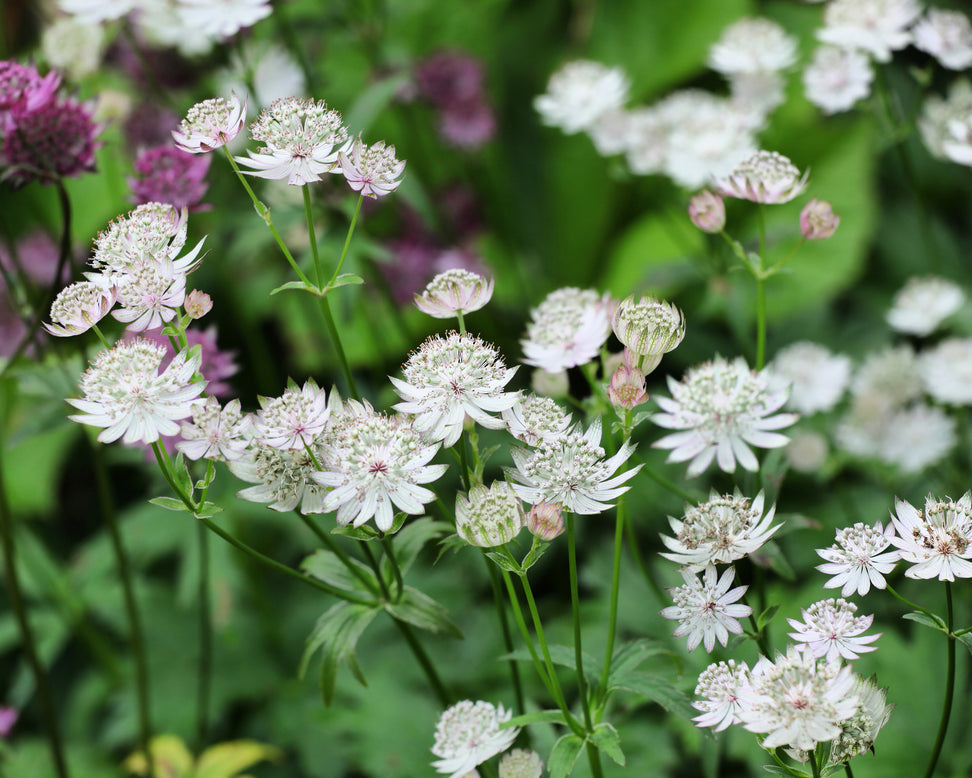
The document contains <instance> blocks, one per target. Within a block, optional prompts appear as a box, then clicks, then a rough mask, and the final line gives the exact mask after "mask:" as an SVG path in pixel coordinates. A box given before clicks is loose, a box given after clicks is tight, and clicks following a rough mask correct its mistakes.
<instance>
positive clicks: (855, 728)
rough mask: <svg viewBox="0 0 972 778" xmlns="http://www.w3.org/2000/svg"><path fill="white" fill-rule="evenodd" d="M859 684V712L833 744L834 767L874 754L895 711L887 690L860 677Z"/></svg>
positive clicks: (845, 723) (844, 723)
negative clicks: (871, 752) (870, 753)
mask: <svg viewBox="0 0 972 778" xmlns="http://www.w3.org/2000/svg"><path fill="white" fill-rule="evenodd" d="M855 680H856V685H855V687H854V694H855V695H857V698H858V700H857V708H855V710H854V713H853V714H852V715H851V716H850V717H849V718H846V719H844V720H843V721H842V722H840V734H839V735H838V736H837V737H835V738H834V739H833V740H832V741H831V743H830V764H834V765H837V764H841V763H842V762H847V761H849V760H851V759H853V758H854V757H855V756H861V755H862V754H866V753H867V752H868V751H870V750H871V749H872V748H873V747H874V741H875V740H877V736H878V732H880V731H881V729H882V728H883V727H884V725H885V724H887V723H888V719H889V718H891V711H892V710H893V709H894V706H893V705H888V701H887V689H881V688H879V687H878V685H877V684H876V683H875V682H874V680H873V679H871V678H861V677H860V676H857V677H856V679H855Z"/></svg>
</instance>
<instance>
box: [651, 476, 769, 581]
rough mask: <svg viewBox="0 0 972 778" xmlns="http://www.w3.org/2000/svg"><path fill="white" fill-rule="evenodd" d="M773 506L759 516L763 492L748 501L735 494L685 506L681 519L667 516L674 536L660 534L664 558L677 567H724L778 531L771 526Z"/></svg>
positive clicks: (712, 494)
mask: <svg viewBox="0 0 972 778" xmlns="http://www.w3.org/2000/svg"><path fill="white" fill-rule="evenodd" d="M775 513H776V506H775V505H773V506H770V509H769V510H768V511H767V512H766V515H765V516H764V515H763V493H762V492H760V493H759V494H757V495H756V497H755V499H753V500H750V499H749V498H748V497H743V496H742V495H741V494H739V492H736V494H735V495H732V496H730V495H719V494H716V493H715V492H712V493H711V494H710V495H709V499H708V500H706V501H705V502H702V503H699V504H698V505H686V508H685V516H684V518H682V519H681V520H679V519H675V518H673V517H671V516H669V517H668V522H669V523H670V524H671V525H672V531H673V532H674V533H675V537H674V538H671V537H668V536H667V535H662V536H661V538H662V543H664V544H665V547H666V548H668V549H669V551H670V552H671V553H664V552H662V556H663V557H665V559H671V560H672V561H673V562H677V563H678V564H680V565H691V566H700V567H701V566H703V565H708V564H728V563H731V562H735V561H736V560H737V559H742V558H744V557H746V556H748V555H749V554H752V553H753V552H754V551H756V550H757V549H759V548H760V547H761V546H762V545H763V544H764V543H766V541H767V540H769V539H770V538H771V537H772V536H773V533H775V532H776V530H778V529H779V528H780V525H779V524H776V525H773V516H774V515H775Z"/></svg>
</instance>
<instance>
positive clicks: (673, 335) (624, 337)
mask: <svg viewBox="0 0 972 778" xmlns="http://www.w3.org/2000/svg"><path fill="white" fill-rule="evenodd" d="M611 327H612V328H613V330H614V334H615V335H617V336H618V340H620V341H621V342H622V343H623V344H624V345H625V346H627V347H628V348H629V349H631V351H633V352H634V353H636V354H642V355H659V354H667V353H668V352H669V351H672V350H673V349H675V347H676V346H678V344H679V343H681V342H682V338H684V337H685V317H684V316H683V315H682V312H681V311H680V310H679V309H678V308H677V307H676V306H675V305H672V304H671V303H666V302H663V301H661V300H656V299H655V298H654V297H642V298H641V299H640V300H638V302H635V299H634V297H628V298H626V299H625V300H624V301H622V302H621V303H620V304H619V305H618V307H617V308H615V310H614V317H613V319H612V320H611Z"/></svg>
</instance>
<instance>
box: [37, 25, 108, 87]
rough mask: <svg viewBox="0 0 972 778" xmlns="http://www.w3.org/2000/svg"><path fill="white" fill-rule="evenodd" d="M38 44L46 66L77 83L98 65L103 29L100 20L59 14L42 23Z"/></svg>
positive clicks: (103, 35)
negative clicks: (87, 20) (95, 21)
mask: <svg viewBox="0 0 972 778" xmlns="http://www.w3.org/2000/svg"><path fill="white" fill-rule="evenodd" d="M40 48H41V52H42V53H43V56H44V61H45V62H46V64H47V67H49V68H50V69H51V70H58V71H61V72H62V73H64V75H65V76H67V78H68V80H70V81H73V82H75V83H76V82H79V81H81V80H82V79H83V78H85V77H87V76H89V75H91V74H92V73H94V72H96V71H97V70H98V67H99V65H101V57H102V55H103V54H104V50H105V29H104V27H103V26H102V25H100V24H93V23H84V22H81V21H80V20H79V19H77V18H76V17H70V16H62V17H61V18H59V19H55V20H54V21H53V22H52V23H49V24H46V25H45V26H44V29H43V32H42V33H41V42H40Z"/></svg>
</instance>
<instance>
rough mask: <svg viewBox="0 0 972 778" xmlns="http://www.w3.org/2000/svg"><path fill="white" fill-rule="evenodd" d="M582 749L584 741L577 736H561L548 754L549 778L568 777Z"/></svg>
mask: <svg viewBox="0 0 972 778" xmlns="http://www.w3.org/2000/svg"><path fill="white" fill-rule="evenodd" d="M583 749H584V740H582V739H581V738H580V737H578V736H577V735H573V734H571V735H563V736H562V737H561V738H560V739H559V740H558V741H557V742H556V743H554V747H553V750H552V751H551V752H550V761H549V762H548V763H547V769H548V770H549V771H550V778H565V776H568V775H570V773H571V771H572V770H573V769H574V765H575V764H577V757H579V756H580V752H581V751H582V750H583Z"/></svg>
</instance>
